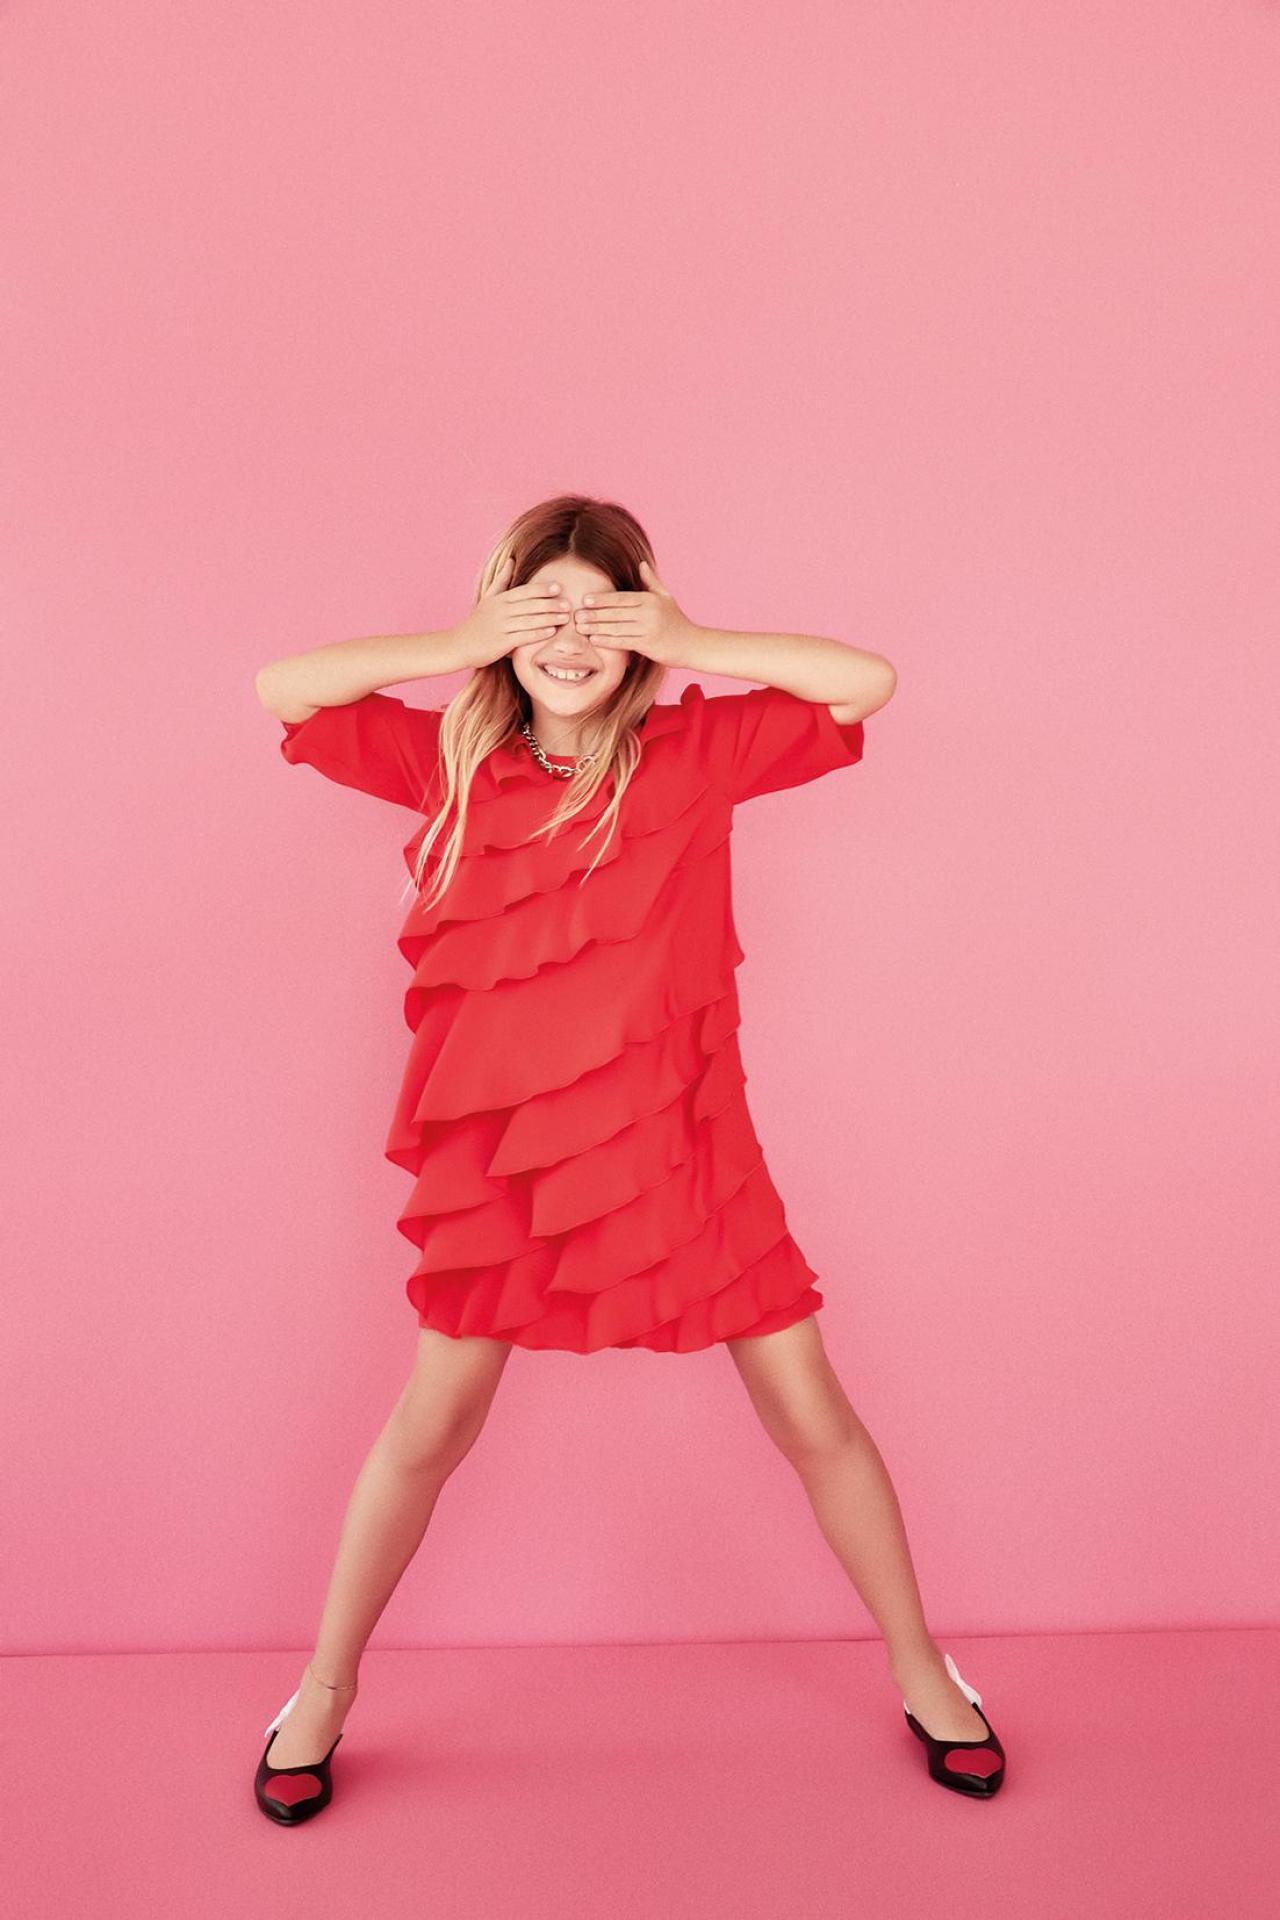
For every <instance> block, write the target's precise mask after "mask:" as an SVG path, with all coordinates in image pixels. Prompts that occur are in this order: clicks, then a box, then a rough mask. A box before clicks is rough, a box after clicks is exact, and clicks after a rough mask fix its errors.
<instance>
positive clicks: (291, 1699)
mask: <svg viewBox="0 0 1280 1920" xmlns="http://www.w3.org/2000/svg"><path fill="white" fill-rule="evenodd" d="M301 1692H302V1688H301V1687H299V1688H298V1689H297V1692H296V1693H291V1694H290V1695H289V1698H288V1699H287V1700H286V1701H285V1703H284V1705H283V1706H282V1707H281V1709H280V1711H279V1713H278V1714H277V1715H276V1717H275V1719H274V1720H273V1721H272V1722H271V1725H270V1726H269V1727H264V1728H263V1729H262V1731H263V1733H264V1735H265V1734H268V1733H274V1732H275V1730H276V1728H277V1727H278V1726H279V1725H280V1722H281V1721H282V1720H283V1719H284V1717H285V1715H286V1713H288V1711H289V1709H290V1707H291V1706H292V1705H293V1703H294V1701H295V1700H296V1699H297V1697H298V1694H299V1693H301Z"/></svg>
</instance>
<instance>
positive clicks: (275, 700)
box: [254, 627, 475, 719]
mask: <svg viewBox="0 0 1280 1920" xmlns="http://www.w3.org/2000/svg"><path fill="white" fill-rule="evenodd" d="M474 665H475V662H474V660H472V659H471V658H470V656H469V655H468V653H467V650H466V647H465V645H464V643H463V641H462V639H461V637H460V636H459V635H458V634H457V632H456V630H455V629H454V628H452V627H450V628H446V629H444V630H443V631H442V632H439V633H387V634H371V635H369V636H368V637H367V638H361V639H357V640H331V641H330V642H329V643H328V644H327V645H326V646H323V647H313V648H311V649H310V650H309V651H308V652H306V653H293V654H288V655H286V656H285V657H284V658H283V659H280V660H270V661H268V662H267V664H266V666H264V667H259V669H258V672H257V674H256V675H255V678H254V685H255V687H256V688H257V691H258V697H259V699H260V700H261V701H262V703H263V705H264V706H266V707H270V708H271V710H272V711H273V712H276V713H281V717H282V718H284V719H288V718H289V717H290V715H289V713H288V709H289V708H290V707H296V708H299V709H301V708H304V707H305V708H312V707H341V706H345V705H346V704H347V703H348V702H349V701H352V700H361V699H363V698H364V696H365V694H366V693H377V692H378V691H379V690H380V689H381V688H383V687H391V686H396V685H398V684H399V683H400V682H401V681H402V680H421V679H427V678H429V677H430V676H431V675H433V674H446V673H458V672H460V671H461V670H462V669H463V668H465V667H471V666H474ZM282 709H283V710H284V711H283V712H282V711H281V710H282Z"/></svg>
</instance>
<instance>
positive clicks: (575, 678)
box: [538, 660, 599, 687]
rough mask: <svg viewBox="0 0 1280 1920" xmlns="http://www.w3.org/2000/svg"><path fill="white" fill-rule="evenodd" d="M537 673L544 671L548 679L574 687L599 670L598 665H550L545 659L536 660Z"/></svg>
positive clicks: (564, 685) (563, 685)
mask: <svg viewBox="0 0 1280 1920" xmlns="http://www.w3.org/2000/svg"><path fill="white" fill-rule="evenodd" d="M538 671H539V673H545V674H546V676H547V678H548V680H555V681H558V682H559V684H560V685H561V686H562V687H576V686H577V685H578V684H579V683H580V682H582V681H585V680H590V678H591V677H592V675H593V674H595V673H598V672H599V668H598V667H551V666H548V665H547V664H546V662H545V661H542V660H539V662H538Z"/></svg>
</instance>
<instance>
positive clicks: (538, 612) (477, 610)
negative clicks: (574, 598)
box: [453, 554, 572, 667]
mask: <svg viewBox="0 0 1280 1920" xmlns="http://www.w3.org/2000/svg"><path fill="white" fill-rule="evenodd" d="M514 566H515V556H514V554H508V555H507V557H506V559H505V560H504V561H503V563H502V565H501V567H499V569H498V571H497V573H496V574H495V575H494V578H493V584H492V586H491V587H490V588H489V589H488V591H487V592H486V593H483V594H482V595H481V596H480V598H479V600H477V601H476V604H475V606H474V607H473V608H472V609H471V612H470V613H469V614H468V615H467V617H466V619H465V620H460V621H459V622H458V624H457V626H456V627H455V628H454V630H453V631H454V636H455V638H456V639H457V641H458V642H459V644H460V646H461V647H462V648H463V650H464V651H465V653H466V655H467V658H468V662H469V664H470V665H471V666H473V667H487V666H488V665H489V664H490V662H491V661H494V660H501V659H503V658H504V656H505V655H507V654H508V653H510V652H511V650H512V648H513V647H520V646H527V645H528V644H529V643H530V641H533V640H544V639H546V640H549V639H550V638H551V636H552V634H554V633H555V632H556V631H557V630H558V629H559V628H560V627H562V626H563V625H564V624H565V622H566V621H567V620H568V619H569V618H570V617H571V612H572V610H571V608H570V606H569V603H568V601H567V600H562V599H560V598H559V597H558V596H559V591H560V582H559V581H558V580H556V581H548V580H531V581H527V582H526V584H525V585H524V586H523V587H508V586H507V585H506V584H505V583H506V581H508V580H509V579H510V578H511V574H512V569H513V568H514Z"/></svg>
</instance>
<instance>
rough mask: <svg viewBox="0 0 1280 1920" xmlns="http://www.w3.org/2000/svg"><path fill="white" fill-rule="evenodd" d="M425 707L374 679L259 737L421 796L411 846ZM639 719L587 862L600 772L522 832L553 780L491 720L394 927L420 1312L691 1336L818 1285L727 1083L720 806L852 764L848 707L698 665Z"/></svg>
mask: <svg viewBox="0 0 1280 1920" xmlns="http://www.w3.org/2000/svg"><path fill="white" fill-rule="evenodd" d="M440 720H441V716H440V714H439V713H438V712H436V711H434V710H431V709H427V708H421V707H413V706H408V705H406V704H405V702H404V701H402V700H400V699H398V698H396V697H395V696H393V695H390V694H385V693H372V694H368V695H366V696H365V698H363V699H361V700H356V701H353V702H351V703H350V704H348V705H345V706H338V707H322V708H320V709H319V710H318V711H317V712H316V713H315V714H313V715H312V716H311V717H310V718H309V719H307V720H303V721H300V722H282V723H281V724H282V726H283V727H284V738H283V739H282V740H281V742H280V748H281V752H282V753H283V754H284V757H285V759H286V760H289V761H291V762H295V763H301V764H306V765H308V766H311V767H314V768H316V769H318V770H319V772H321V773H322V774H324V775H326V776H327V777H328V778H329V779H332V780H336V781H339V782H341V783H342V784H343V785H346V786H350V787H356V788H359V789H360V790H362V791H363V792H366V793H370V794H373V795H376V796H377V797H378V798H380V799H383V800H389V801H391V802H392V803H394V804H396V805H399V806H403V807H406V808H408V809H409V810H410V811H411V812H413V813H415V814H417V815H418V816H419V818H420V824H419V826H418V828H417V830H416V831H415V832H414V834H413V836H412V837H411V839H410V840H409V841H408V842H407V844H406V845H405V848H404V856H405V860H406V863H407V865H408V866H409V868H410V871H411V872H412V870H413V866H414V862H415V859H416V856H417V853H418V850H419V848H420V846H421V843H422V840H423V838H424V836H425V833H426V827H427V819H428V818H429V817H430V815H431V814H433V813H434V811H435V809H436V806H437V805H438V804H439V801H440V798H441V796H442V789H441V787H440V784H439V780H440V776H439V770H438V765H437V757H438V756H437V747H438V741H439V731H440ZM639 738H640V741H641V746H642V751H641V756H640V762H639V765H638V766H637V768H636V771H635V773H634V774H633V775H632V778H631V781H630V784H629V785H628V788H627V791H626V793H625V794H624V795H623V799H622V806H621V810H620V820H619V822H618V824H617V826H616V827H615V828H614V832H613V837H612V839H611V840H610V842H609V845H608V848H607V850H606V852H605V854H604V856H603V858H602V859H601V860H600V861H599V863H598V864H597V866H596V869H595V871H594V873H592V874H591V875H590V877H589V878H586V879H585V880H584V875H585V874H586V869H587V868H588V867H589V866H590V864H591V861H592V860H593V859H594V858H595V856H596V854H597V853H598V852H599V850H600V844H601V840H602V839H603V837H604V832H605V829H602V830H601V833H599V834H597V836H596V838H595V839H594V840H593V841H591V842H590V844H589V845H588V846H586V847H583V846H581V845H580V844H579V842H580V841H581V840H582V839H583V837H584V836H585V835H586V834H587V833H588V831H589V830H590V828H591V826H592V824H593V823H594V821H595V819H596V816H597V815H598V814H599V813H600V812H601V811H603V809H604V808H605V807H606V806H607V804H608V801H609V798H610V796H611V794H612V790H613V784H612V778H607V779H606V780H605V781H604V782H603V783H602V785H601V787H600V789H598V790H597V792H596V793H595V795H594V796H593V797H592V800H591V801H590V802H589V803H588V805H587V807H586V808H585V809H584V810H583V812H582V813H580V814H579V815H577V816H575V818H574V819H572V820H570V821H569V823H568V825H567V826H564V827H561V828H560V829H559V831H558V833H557V834H556V835H555V836H554V837H553V838H551V839H550V840H548V839H546V838H543V839H540V840H531V839H530V837H529V836H530V833H531V831H532V829H533V828H535V827H536V826H538V825H539V824H540V823H541V822H543V821H545V820H546V819H547V818H548V817H549V815H550V814H551V812H552V811H553V810H554V808H555V807H556V805H557V804H558V802H559V799H560V796H561V791H562V788H563V786H564V782H563V781H561V780H558V779H556V778H555V776H554V775H552V774H550V773H548V772H547V771H546V770H545V768H543V767H541V766H539V765H538V763H537V761H536V760H535V759H534V758H533V756H532V754H531V753H530V752H529V750H528V748H527V747H526V745H525V744H524V742H523V740H522V739H521V738H520V737H519V736H518V735H517V734H513V735H511V736H510V737H509V738H508V740H506V741H505V742H503V744H502V745H501V746H499V747H498V748H496V749H494V751H493V752H491V753H490V754H489V755H488V756H487V757H486V759H485V760H484V761H483V763H482V764H481V766H480V768H479V769H478V771H477V774H476V777H475V780H474V782H473V785H472V790H471V800H470V806H469V811H468V819H467V827H466V834H465V839H464V844H463V850H462V858H461V860H460V863H459V865H458V868H457V870H456V873H455V877H454V880H453V882H452V884H451V886H450V888H449V889H448V891H447V892H446V894H445V895H444V897H443V899H442V900H440V901H439V902H437V903H436V904H435V905H434V906H432V907H431V908H424V906H423V904H422V895H421V893H419V894H418V896H417V898H416V899H415V901H414V903H413V905H412V906H411V908H410V910H409V914H408V918H407V919H406V921H405V923H404V926H403V928H402V929H401V932H400V935H399V939H398V944H399V948H400V951H401V952H402V953H403V955H404V958H405V960H406V961H407V962H408V965H409V967H410V968H411V970H412V973H411V980H410V983H409V986H408V988H407V990H406V993H405V1000H404V1015H405V1020H406V1023H407V1025H408V1027H409V1029H410V1032H411V1033H412V1036H413V1038H412V1042H411V1045H410V1048H409V1056H408V1060H407V1062H406V1065H405V1069H404V1076H403V1080H402V1083H401V1086H400V1091H399V1096H398V1098H397V1100H396V1104H395V1110H394V1114H393V1116H392V1120H391V1125H390V1130H389V1132H388V1135H387V1140H386V1145H385V1149H384V1152H385V1155H386V1157H387V1158H388V1159H389V1160H391V1161H392V1162H393V1163H394V1164H395V1165H396V1166H399V1167H402V1168H404V1170H405V1171H406V1172H407V1173H409V1174H410V1175H411V1176H412V1178H413V1188H412V1191H411V1192H410V1194H409V1196H408V1199H407V1201H406V1203H405V1206H404V1208H403V1211H402V1212H401V1214H400V1216H399V1219H398V1220H397V1223H396V1224H397V1226H398V1228H399V1230H400V1231H401V1232H402V1233H403V1234H404V1235H405V1237H406V1238H407V1239H409V1240H410V1241H411V1242H412V1243H413V1245H414V1247H415V1248H416V1249H417V1253H418V1259H417V1264H416V1265H415V1266H414V1269H413V1271H412V1273H411V1274H410V1275H409V1278H408V1280H407V1281H406V1283H405V1292H406V1294H407V1296H408V1299H409V1302H410V1304H411V1305H412V1306H413V1308H414V1309H415V1311H416V1313H417V1316H418V1324H419V1326H421V1327H433V1328H435V1329H436V1330H437V1331H439V1332H441V1333H444V1334H449V1335H452V1336H453V1337H455V1338H461V1337H464V1336H470V1335H483V1336H486V1337H488V1338H491V1339H498V1340H503V1341H509V1342H512V1343H514V1344H515V1345H516V1346H520V1347H539V1348H557V1349H560V1350H562V1351H567V1352H571V1353H596V1352H599V1351H600V1350H601V1349H602V1348H605V1347H647V1348H649V1349H650V1350H651V1351H653V1352H656V1353H692V1352H696V1351H697V1350H699V1349H701V1348H704V1347H708V1346H711V1345H712V1344H713V1343H715V1342H717V1341H722V1340H728V1339H736V1338H739V1337H741V1336H743V1335H752V1334H763V1333H770V1332H774V1331H776V1330H777V1329H779V1328H781V1327H786V1326H790V1325H791V1324H792V1323H793V1322H794V1321H797V1320H801V1319H803V1318H804V1317H805V1316H806V1315H808V1314H810V1313H813V1312H814V1311H815V1310H816V1309H817V1308H819V1307H821V1305H822V1304H823V1296H822V1294H821V1293H820V1292H819V1291H818V1289H817V1287H816V1286H815V1285H814V1282H815V1281H816V1279H817V1278H818V1276H817V1274H816V1273H815V1272H814V1271H813V1269H812V1268H811V1267H809V1266H808V1264H807V1263H806V1261H805V1259H804V1257H803V1255H802V1254H801V1251H800V1249H799V1247H798V1246H797V1244H796V1242H795V1240H794V1239H793V1238H792V1236H791V1234H790V1232H789V1231H788V1229H787V1223H786V1218H785V1215H784V1211H783V1205H782V1201H781V1199H780V1197H779V1195H778V1193H777V1191H776V1189H775V1187H774V1185H773V1182H772V1180H771V1178H770V1175H769V1171H768V1168H767V1167H766V1165H765V1161H764V1155H763V1152H762V1150H761V1146H760V1142H759V1141H758V1139H757V1138H756V1134H755V1131H754V1128H753V1126H752V1122H751V1117H750V1113H749V1111H748V1107H747V1100H746V1094H745V1079H746V1076H745V1073H744V1071H743V1064H742V1058H741V1054H740V1051H739V1019H740V1010H739V1003H738V993H737V986H736V979H735V974H736V969H737V967H738V965H739V963H740V962H741V961H742V960H743V958H744V957H745V956H744V952H743V949H742V947H741V945H740V944H739V941H738V936H737V931H736V929H735V926H734V919H733V908H732V900H731V881H730V857H729V846H730V835H731V832H732V827H733V819H734V808H735V807H736V806H738V805H739V804H741V803H742V802H743V801H745V800H748V799H751V798H753V797H754V796H756V795H759V794H763V793H768V792H771V791H774V790H777V789H779V788H783V787H792V786H798V785H800V784H801V783H802V782H805V781H808V780H813V779H816V778H818V777H819V776H820V775H822V774H825V773H829V772H832V771H835V770H836V769H838V768H841V767H849V766H853V765H855V764H856V763H857V762H858V761H859V760H860V759H861V757H862V750H863V726H862V723H861V722H859V723H856V724H854V725H851V726H843V725H841V724H839V723H838V722H837V721H836V720H835V718H834V717H833V715H832V713H831V709H830V708H829V707H828V706H826V705H825V704H822V703H819V704H813V703H810V702H808V701H805V700H800V699H797V698H796V697H795V696H794V695H793V694H789V693H784V692H782V691H780V690H779V689H777V688H774V687H758V688H755V687H753V688H751V689H750V690H749V691H748V692H745V693H733V694H717V695H712V696H708V695H706V694H705V693H704V692H703V690H702V688H701V687H700V686H699V685H698V684H697V683H696V682H694V683H691V684H690V685H689V686H687V687H686V688H685V689H684V692H683V693H682V695H681V696H680V699H679V701H678V702H677V703H675V704H657V703H655V704H654V705H653V706H651V707H650V709H649V710H648V712H647V713H646V714H645V716H644V719H643V721H642V722H641V724H640V728H639ZM552 757H553V758H554V756H552ZM563 764H565V765H567V764H569V762H567V761H564V762H563ZM443 837H444V836H441V837H440V838H443ZM439 846H440V840H439V839H438V840H437V842H436V847H435V849H433V855H438V851H439ZM434 870H435V869H434V867H431V868H429V869H428V873H429V874H433V873H434Z"/></svg>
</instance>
